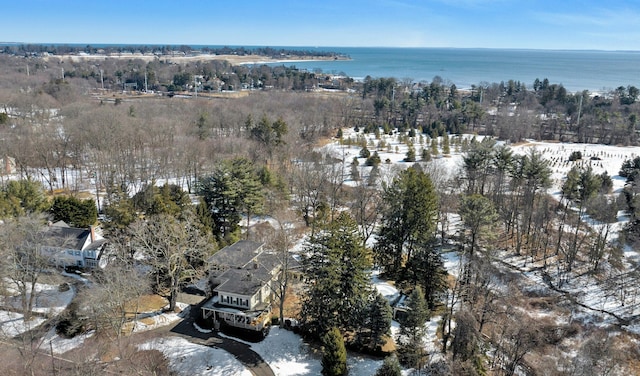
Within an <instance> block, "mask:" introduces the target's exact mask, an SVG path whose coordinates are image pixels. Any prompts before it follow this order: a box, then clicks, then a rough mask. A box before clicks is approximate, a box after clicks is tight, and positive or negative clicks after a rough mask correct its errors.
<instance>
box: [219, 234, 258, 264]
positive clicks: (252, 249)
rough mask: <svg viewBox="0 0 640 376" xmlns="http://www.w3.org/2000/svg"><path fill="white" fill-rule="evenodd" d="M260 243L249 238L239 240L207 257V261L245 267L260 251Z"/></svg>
mask: <svg viewBox="0 0 640 376" xmlns="http://www.w3.org/2000/svg"><path fill="white" fill-rule="evenodd" d="M262 244H263V243H258V242H254V241H251V240H240V241H238V242H236V243H234V244H232V245H229V246H226V247H224V248H222V249H221V250H219V251H218V252H216V253H215V254H214V255H213V256H211V257H209V259H208V260H207V262H208V263H209V264H210V265H211V264H216V265H224V266H228V267H231V268H245V267H246V266H247V265H248V264H249V263H251V261H252V260H253V259H254V258H255V257H256V256H258V255H259V254H260V253H261V252H262Z"/></svg>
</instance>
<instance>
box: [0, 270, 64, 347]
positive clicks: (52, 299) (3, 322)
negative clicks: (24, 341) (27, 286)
mask: <svg viewBox="0 0 640 376" xmlns="http://www.w3.org/2000/svg"><path fill="white" fill-rule="evenodd" d="M66 286H67V287H68V288H61V286H59V285H49V284H44V283H37V284H36V294H37V295H36V298H35V300H34V305H33V311H34V312H35V313H37V314H39V315H34V316H33V317H32V319H31V320H29V321H27V322H25V321H24V316H23V315H22V314H21V313H19V312H20V311H21V310H22V299H21V298H20V296H19V295H18V292H17V289H16V288H15V287H13V286H12V283H11V282H9V281H7V292H8V293H9V294H10V295H11V296H8V297H4V298H0V299H2V302H1V304H0V305H2V306H4V307H11V308H12V309H13V310H12V311H3V310H0V336H4V337H15V336H17V335H19V334H21V333H24V332H26V331H28V330H31V329H34V328H36V327H38V326H39V325H40V324H42V323H43V322H44V321H45V317H54V316H56V315H58V314H60V313H61V312H62V311H64V309H65V308H66V307H67V306H68V305H69V303H71V300H72V299H73V297H74V296H75V293H76V292H75V289H74V288H73V286H70V285H66ZM28 296H29V295H27V298H28Z"/></svg>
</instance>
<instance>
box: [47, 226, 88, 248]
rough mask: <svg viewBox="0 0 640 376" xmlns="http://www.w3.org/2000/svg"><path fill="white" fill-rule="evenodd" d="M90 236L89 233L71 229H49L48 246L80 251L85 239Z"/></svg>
mask: <svg viewBox="0 0 640 376" xmlns="http://www.w3.org/2000/svg"><path fill="white" fill-rule="evenodd" d="M90 236H91V231H90V230H88V229H82V228H73V227H59V226H50V227H49V240H48V242H49V244H48V245H49V246H53V247H59V248H65V249H77V250H82V246H84V244H85V242H86V240H87V237H90Z"/></svg>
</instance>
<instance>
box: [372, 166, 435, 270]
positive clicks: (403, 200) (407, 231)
mask: <svg viewBox="0 0 640 376" xmlns="http://www.w3.org/2000/svg"><path fill="white" fill-rule="evenodd" d="M383 199H384V203H385V206H384V208H383V209H382V210H381V214H382V219H381V226H380V230H379V232H378V242H377V244H376V246H375V247H374V257H375V261H376V262H377V263H378V265H380V266H382V267H383V268H384V271H385V273H387V274H389V275H392V276H397V275H399V273H400V272H401V271H402V270H401V269H402V267H403V261H404V260H406V259H408V260H411V258H412V256H413V252H414V251H415V249H416V247H418V246H422V245H424V244H427V243H428V241H429V239H431V238H432V237H433V236H434V231H435V226H436V217H437V208H438V204H437V201H438V200H437V196H436V192H435V188H434V186H433V183H432V182H431V179H430V178H429V176H428V175H427V174H425V173H424V171H422V169H421V168H420V167H419V166H417V165H414V166H412V167H410V168H408V169H406V170H403V171H402V172H400V173H399V174H398V176H397V177H396V178H395V179H394V180H393V182H392V184H389V185H388V186H385V187H384V192H383Z"/></svg>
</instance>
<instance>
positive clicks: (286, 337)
mask: <svg viewBox="0 0 640 376" xmlns="http://www.w3.org/2000/svg"><path fill="white" fill-rule="evenodd" d="M349 137H352V138H354V139H355V137H356V135H355V133H354V132H353V130H351V129H345V130H344V138H345V139H346V138H349ZM365 137H366V138H367V140H369V141H368V142H369V150H370V151H371V152H372V153H373V152H374V151H378V153H379V155H380V158H381V160H382V164H381V166H380V168H381V176H382V178H384V179H390V177H392V176H393V173H395V172H396V171H397V170H398V169H400V168H406V167H408V166H410V165H412V163H406V162H403V160H404V158H405V156H406V152H407V146H406V145H405V144H403V143H401V142H400V141H399V140H398V137H397V136H382V137H381V139H382V140H384V141H385V143H386V146H385V147H383V148H377V147H376V146H375V145H377V144H378V143H379V141H380V140H376V139H375V137H374V136H373V135H366V136H365ZM465 137H472V136H465ZM418 140H419V138H415V139H414V148H415V150H416V155H417V156H418V158H419V156H420V150H421V149H422V148H429V145H427V144H426V141H425V143H424V144H420V143H419V141H418ZM511 147H512V149H513V150H514V152H515V153H517V154H524V153H527V152H528V150H530V149H531V148H536V149H537V150H539V151H540V152H542V154H543V156H544V158H546V159H547V160H549V162H550V166H551V169H552V172H553V175H552V182H553V186H552V187H551V188H550V190H549V192H550V193H551V194H554V195H556V196H557V195H558V192H559V191H560V187H561V185H562V181H563V179H564V176H566V173H567V172H568V171H569V170H570V169H571V167H572V166H573V165H575V164H576V163H583V164H589V165H591V167H592V168H593V170H594V172H595V173H601V172H603V171H606V172H607V173H608V174H609V175H610V176H611V177H612V179H613V183H614V192H619V191H620V189H622V187H623V186H624V182H625V179H623V178H621V177H619V176H618V171H619V169H620V167H621V165H622V162H623V161H624V160H626V159H629V158H634V157H635V156H637V155H639V154H640V148H637V147H615V146H605V145H590V144H562V143H547V142H533V141H530V142H527V143H521V144H517V145H512V146H511ZM323 150H324V151H326V152H327V153H330V154H331V155H332V156H333V157H335V158H338V159H339V160H342V161H344V169H343V176H344V178H345V184H352V185H353V184H355V182H354V181H353V180H351V177H350V166H349V164H350V163H351V161H352V160H353V158H354V157H357V156H358V154H359V152H360V147H356V146H353V147H349V146H345V145H340V144H339V143H338V142H333V143H330V144H328V145H327V146H325V147H324V148H323ZM573 151H580V152H581V153H582V155H583V160H582V161H581V162H568V157H569V155H570V154H571V152H573ZM592 157H594V158H592ZM387 160H388V163H387V162H386V161H387ZM363 162H364V160H363V159H362V158H360V166H359V171H360V176H361V177H362V178H363V179H366V177H367V176H368V173H369V172H370V170H371V168H370V167H365V166H364V163H363ZM430 163H431V164H432V165H433V166H438V169H439V171H441V172H442V173H443V174H445V175H447V174H448V175H449V176H452V175H453V174H457V173H458V172H457V171H458V169H459V168H461V165H462V153H460V151H459V150H457V148H456V147H455V146H454V145H453V141H452V144H451V153H450V155H447V156H442V155H439V156H435V157H434V159H433V160H432V162H430ZM252 220H253V221H252V224H254V223H256V222H260V221H265V220H266V221H268V222H270V223H272V225H273V226H274V227H277V226H278V224H277V223H276V222H275V221H273V220H272V219H270V218H252ZM458 225H459V218H458V217H452V218H450V230H451V231H455V229H456V228H457V226H458ZM373 238H374V237H372V239H373ZM301 244H303V242H302V241H298V242H296V250H299V249H300V248H301ZM624 254H625V259H638V258H639V254H638V252H637V251H636V250H633V249H629V248H627V249H625V253H624ZM443 258H444V261H445V267H446V268H447V270H448V271H449V273H451V274H454V275H455V274H456V273H457V271H458V268H459V256H458V254H457V252H455V251H449V252H443ZM505 261H507V262H508V263H510V264H513V265H516V266H518V267H519V268H522V269H523V270H524V271H523V273H522V274H523V276H524V278H525V281H526V283H529V284H530V288H531V289H543V288H546V283H545V282H544V280H543V278H542V276H541V275H539V274H537V272H536V271H535V270H533V267H534V265H533V264H531V265H527V260H526V256H522V257H520V258H518V257H510V258H509V259H505ZM529 264H530V261H529ZM528 270H533V271H531V272H529V271H528ZM372 278H373V280H372V281H373V284H374V286H375V288H376V289H377V290H378V292H380V293H381V294H383V295H384V296H385V297H387V299H389V300H391V301H392V300H394V299H395V298H396V297H397V296H398V290H397V289H396V288H395V287H394V286H393V285H391V284H389V283H387V282H386V281H384V280H381V279H380V278H379V275H378V274H377V273H375V272H374V273H373V275H372ZM38 288H39V292H40V294H39V298H38V299H37V301H36V310H37V312H40V313H43V314H48V315H55V314H58V313H59V312H61V311H62V310H63V309H64V307H66V306H67V305H68V304H69V302H70V301H71V299H72V298H73V294H74V293H75V292H74V291H73V289H70V290H67V291H59V289H58V286H48V285H41V286H38ZM563 288H564V289H566V290H568V291H570V292H572V294H574V295H575V297H576V298H577V300H578V301H579V302H581V303H583V304H585V305H588V306H590V307H592V308H594V309H604V310H613V311H615V312H616V313H618V314H624V315H630V314H634V313H635V314H639V313H640V312H636V311H634V310H638V309H639V308H637V306H638V304H626V305H625V306H624V307H622V306H621V304H620V302H621V299H626V300H625V302H629V303H630V299H632V298H633V300H634V302H635V299H636V293H635V292H634V290H633V289H627V290H625V289H622V288H619V289H617V290H614V293H612V292H611V291H608V290H606V289H605V288H604V287H603V286H600V285H597V284H594V283H593V281H592V280H591V279H590V277H589V276H588V275H584V276H582V277H579V278H577V279H575V280H573V281H572V282H571V283H568V284H565V286H564V287H563ZM615 291H617V293H615ZM5 303H11V302H5ZM14 303H15V302H13V303H12V304H14ZM581 315H582V316H589V317H582V318H583V319H584V320H589V319H593V320H594V321H597V322H600V323H602V322H605V323H607V320H608V323H609V324H610V323H611V320H610V319H611V318H610V317H609V318H607V317H608V316H606V315H603V314H598V313H597V312H590V311H584V312H575V313H574V316H573V317H574V318H577V317H579V316H581ZM179 319H180V317H179V316H178V315H175V314H154V315H150V316H149V317H147V318H146V319H145V320H141V321H139V322H138V323H137V324H136V326H135V330H136V331H139V330H147V329H152V328H155V327H158V326H161V325H168V324H170V323H172V322H174V321H175V320H179ZM43 320H44V319H42V318H40V317H37V318H34V319H33V320H32V321H30V322H29V325H27V326H25V325H24V323H23V320H22V316H21V315H20V314H17V313H12V312H5V311H0V334H1V335H5V336H15V335H17V334H20V333H22V332H24V331H25V330H28V329H29V328H32V327H34V326H37V325H39V324H40V323H41V322H42V321H43ZM439 321H440V317H433V318H432V319H431V321H430V322H429V323H428V332H427V335H426V338H425V343H426V344H427V350H428V351H429V352H432V353H435V352H437V350H438V342H437V339H436V330H437V326H438V322H439ZM398 327H399V325H398V324H397V323H395V322H394V323H393V326H392V332H393V333H394V336H395V333H397V330H398ZM627 329H628V330H629V331H634V332H636V333H640V325H635V326H631V327H628V328H627ZM91 335H92V333H88V334H86V335H83V336H79V337H76V338H74V339H71V340H67V339H63V338H60V337H58V336H57V335H56V334H55V332H49V333H48V334H47V336H46V337H45V338H44V340H43V343H46V345H47V346H48V345H49V343H51V345H52V347H53V349H54V352H55V353H56V354H61V353H64V352H66V351H69V350H71V349H73V348H75V347H78V346H81V345H82V343H83V341H84V340H85V339H86V338H88V337H89V336H91ZM250 345H251V347H252V349H253V350H254V351H256V352H257V353H258V354H260V355H261V356H262V357H263V358H264V359H265V361H266V362H267V363H268V364H269V365H270V366H271V368H272V369H273V371H274V372H275V373H276V375H282V376H288V375H318V374H320V371H321V364H320V355H319V354H316V353H314V351H313V350H312V349H311V347H310V346H308V345H307V344H306V343H304V341H303V340H302V338H301V337H300V336H298V335H296V334H294V333H292V332H290V331H286V330H281V329H279V328H275V327H274V328H273V329H272V330H271V333H270V334H269V335H268V336H267V338H266V339H265V340H264V341H262V342H260V343H251V344H250ZM140 349H157V350H159V351H162V352H163V354H164V355H165V356H166V357H167V358H168V359H169V363H170V367H171V369H172V370H173V371H174V372H176V373H177V374H179V375H205V374H206V375H250V374H251V373H250V372H249V371H248V370H247V369H246V368H245V367H244V366H243V365H242V364H240V363H239V362H238V361H237V360H235V359H234V358H233V356H231V355H230V354H229V353H227V352H225V351H223V350H220V349H215V348H211V347H207V346H202V345H196V344H193V343H191V342H189V341H187V340H185V339H182V338H178V337H161V338H157V339H154V340H152V341H149V342H145V343H144V344H142V345H141V346H140ZM381 364H382V361H381V360H376V359H370V358H368V357H364V356H359V355H355V354H350V355H349V357H348V365H349V369H350V374H351V375H356V376H359V375H362V376H364V375H372V374H374V373H375V371H376V370H377V369H378V367H379V366H380V365H381Z"/></svg>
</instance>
